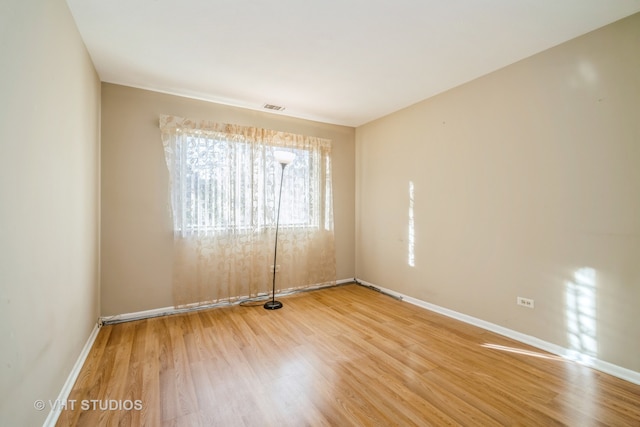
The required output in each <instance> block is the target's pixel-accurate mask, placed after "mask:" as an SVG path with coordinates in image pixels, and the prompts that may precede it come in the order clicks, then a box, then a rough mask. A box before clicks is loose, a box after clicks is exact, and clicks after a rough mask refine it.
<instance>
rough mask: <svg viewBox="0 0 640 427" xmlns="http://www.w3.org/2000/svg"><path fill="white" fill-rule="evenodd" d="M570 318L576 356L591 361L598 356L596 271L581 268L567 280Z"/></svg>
mask: <svg viewBox="0 0 640 427" xmlns="http://www.w3.org/2000/svg"><path fill="white" fill-rule="evenodd" d="M565 299H566V301H565V302H566V317H567V333H568V341H569V349H570V350H572V352H573V354H572V356H573V357H575V358H576V359H577V360H580V361H582V362H590V361H592V360H593V359H595V358H596V357H597V356H598V339H597V325H596V323H597V308H596V271H595V270H594V269H593V268H588V267H585V268H581V269H579V270H577V271H576V272H575V273H574V274H573V280H571V281H568V282H567V283H566V290H565Z"/></svg>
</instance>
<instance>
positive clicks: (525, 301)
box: [517, 297, 533, 308]
mask: <svg viewBox="0 0 640 427" xmlns="http://www.w3.org/2000/svg"><path fill="white" fill-rule="evenodd" d="M517 303H518V305H521V306H523V307H527V308H533V300H532V299H531V298H523V297H518V299H517Z"/></svg>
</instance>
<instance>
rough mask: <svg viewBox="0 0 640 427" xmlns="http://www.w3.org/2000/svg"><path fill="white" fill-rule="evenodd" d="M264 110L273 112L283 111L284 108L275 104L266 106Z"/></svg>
mask: <svg viewBox="0 0 640 427" xmlns="http://www.w3.org/2000/svg"><path fill="white" fill-rule="evenodd" d="M262 108H266V109H267V110H272V111H283V110H284V107H281V106H279V105H273V104H264V105H263V106H262Z"/></svg>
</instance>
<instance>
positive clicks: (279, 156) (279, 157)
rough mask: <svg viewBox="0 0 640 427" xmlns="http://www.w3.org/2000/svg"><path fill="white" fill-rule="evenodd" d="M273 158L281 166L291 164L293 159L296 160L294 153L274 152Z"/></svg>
mask: <svg viewBox="0 0 640 427" xmlns="http://www.w3.org/2000/svg"><path fill="white" fill-rule="evenodd" d="M273 157H275V159H276V161H277V162H278V163H280V164H282V165H288V164H289V163H291V162H293V159H295V158H296V155H295V153H292V152H291V151H274V152H273Z"/></svg>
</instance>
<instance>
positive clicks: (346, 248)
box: [101, 83, 355, 315]
mask: <svg viewBox="0 0 640 427" xmlns="http://www.w3.org/2000/svg"><path fill="white" fill-rule="evenodd" d="M159 114H172V115H176V116H182V117H188V118H194V119H207V120H213V121H216V122H223V123H236V124H240V125H247V126H256V127H262V128H267V129H275V130H280V131H285V132H293V133H298V134H304V135H310V136H317V137H321V138H328V139H331V140H333V159H334V162H333V178H334V181H333V182H334V216H335V235H336V256H337V276H338V279H349V278H353V277H354V272H355V261H354V259H355V249H354V246H355V231H354V221H355V200H354V197H355V196H354V191H355V171H354V168H353V165H354V164H355V158H354V156H355V140H354V135H355V130H354V129H353V128H349V127H343V126H334V125H328V124H322V123H317V122H311V121H307V120H300V119H292V118H288V117H284V116H280V115H275V114H269V113H265V112H260V111H251V110H246V109H241V108H234V107H229V106H225V105H220V104H214V103H210V102H204V101H198V100H194V99H189V98H182V97H178V96H173V95H166V94H161V93H157V92H150V91H145V90H140V89H134V88H130V87H125V86H119V85H113V84H107V83H103V85H102V218H101V220H102V253H101V255H102V256H101V261H102V263H101V267H102V268H101V270H102V275H101V286H102V287H101V289H102V300H101V302H102V314H103V315H114V314H122V313H131V312H136V311H141V310H149V309H154V308H159V307H167V306H172V305H173V301H172V291H171V274H172V271H171V249H172V238H173V234H172V231H171V230H172V228H171V220H170V216H169V205H168V192H167V191H168V172H167V167H166V164H165V160H164V153H163V148H162V142H161V140H160V131H159V129H158V116H159Z"/></svg>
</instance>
